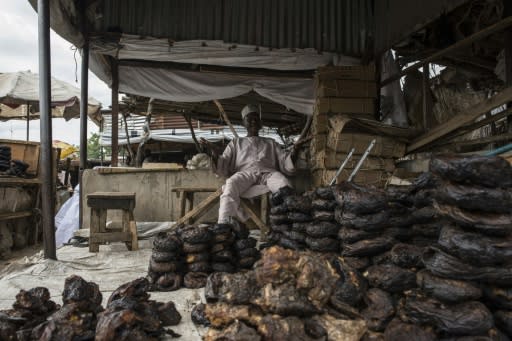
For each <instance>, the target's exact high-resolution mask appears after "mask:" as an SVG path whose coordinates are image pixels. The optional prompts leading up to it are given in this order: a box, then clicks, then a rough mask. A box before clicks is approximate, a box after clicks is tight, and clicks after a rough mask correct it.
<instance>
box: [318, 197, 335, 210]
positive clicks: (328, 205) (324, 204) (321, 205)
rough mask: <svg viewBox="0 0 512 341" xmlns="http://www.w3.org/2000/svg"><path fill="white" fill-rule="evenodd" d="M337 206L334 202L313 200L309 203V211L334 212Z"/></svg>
mask: <svg viewBox="0 0 512 341" xmlns="http://www.w3.org/2000/svg"><path fill="white" fill-rule="evenodd" d="M336 206H338V203H337V202H336V200H325V199H315V200H313V201H312V202H311V209H313V210H321V211H334V209H335V208H336Z"/></svg>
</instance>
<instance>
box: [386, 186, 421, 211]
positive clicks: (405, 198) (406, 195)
mask: <svg viewBox="0 0 512 341" xmlns="http://www.w3.org/2000/svg"><path fill="white" fill-rule="evenodd" d="M411 190H412V186H393V185H390V186H388V187H387V188H386V196H387V198H388V201H389V202H391V203H399V204H401V205H404V206H407V207H411V206H412V205H413V203H414V201H413V196H412V195H411Z"/></svg>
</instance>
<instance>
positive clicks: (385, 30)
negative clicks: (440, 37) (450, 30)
mask: <svg viewBox="0 0 512 341" xmlns="http://www.w3.org/2000/svg"><path fill="white" fill-rule="evenodd" d="M466 2H468V0H429V1H425V0H377V1H375V52H376V54H377V55H378V54H380V53H382V52H384V51H386V50H389V49H390V48H391V47H392V46H393V45H394V44H396V43H398V42H399V41H401V40H402V39H404V38H405V37H407V36H408V35H410V34H411V33H413V32H416V31H417V30H419V29H421V28H422V27H424V26H425V25H427V24H428V23H430V22H432V21H433V20H435V19H436V18H438V17H439V16H440V15H441V14H442V13H447V12H449V11H451V10H453V9H455V8H456V7H457V6H460V5H462V4H464V3H466Z"/></svg>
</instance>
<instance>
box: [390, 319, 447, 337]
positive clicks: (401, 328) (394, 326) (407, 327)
mask: <svg viewBox="0 0 512 341" xmlns="http://www.w3.org/2000/svg"><path fill="white" fill-rule="evenodd" d="M436 340H437V336H436V334H435V333H434V331H433V330H431V329H423V328H422V327H420V326H418V325H416V324H410V323H403V322H402V321H400V320H399V319H396V320H393V321H391V322H390V323H389V324H388V326H387V327H386V330H385V331H384V341H436Z"/></svg>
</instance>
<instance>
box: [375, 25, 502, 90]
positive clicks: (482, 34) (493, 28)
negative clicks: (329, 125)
mask: <svg viewBox="0 0 512 341" xmlns="http://www.w3.org/2000/svg"><path fill="white" fill-rule="evenodd" d="M511 25H512V16H510V17H508V18H505V19H503V20H501V21H498V22H497V23H495V24H494V25H491V26H489V27H486V28H484V29H483V30H481V31H478V32H476V33H474V34H472V35H470V36H469V37H466V38H464V39H462V40H459V41H458V42H456V43H455V44H453V45H451V46H449V47H447V48H445V49H444V50H441V51H438V52H436V53H434V54H432V55H431V56H430V57H427V58H425V59H423V60H422V61H419V62H417V63H416V64H413V65H411V66H409V67H407V68H405V69H404V70H402V71H401V72H399V73H398V74H396V75H394V76H391V77H388V78H387V79H385V80H384V81H382V82H381V87H384V86H386V85H388V84H389V83H392V82H394V81H396V80H398V79H400V78H402V76H404V75H406V74H408V73H409V72H411V71H414V70H417V69H418V68H420V67H421V66H423V65H425V64H427V63H430V62H434V61H436V60H437V59H439V58H441V57H443V56H446V55H447V54H449V53H452V52H454V51H456V50H458V49H460V48H461V47H465V46H467V45H470V44H472V43H473V42H475V41H477V40H480V39H482V38H485V37H487V36H488V35H491V34H493V33H495V32H498V31H501V30H503V29H505V28H507V27H509V26H511Z"/></svg>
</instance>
